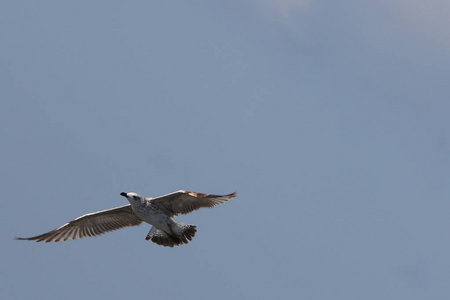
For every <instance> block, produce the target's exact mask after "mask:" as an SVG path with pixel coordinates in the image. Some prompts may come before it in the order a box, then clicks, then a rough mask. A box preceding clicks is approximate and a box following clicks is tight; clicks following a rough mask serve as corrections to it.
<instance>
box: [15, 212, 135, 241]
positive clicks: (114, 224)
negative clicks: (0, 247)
mask: <svg viewBox="0 0 450 300" xmlns="http://www.w3.org/2000/svg"><path fill="white" fill-rule="evenodd" d="M141 223H142V220H141V219H139V218H138V217H137V216H136V215H135V214H134V212H133V211H132V209H131V205H129V204H128V205H124V206H119V207H115V208H111V209H107V210H102V211H97V212H93V213H90V214H86V215H83V216H81V217H78V218H76V219H75V220H73V221H70V222H68V223H66V224H64V225H62V226H60V227H58V228H56V229H55V230H52V231H50V232H47V233H44V234H41V235H38V236H34V237H30V238H18V237H15V238H14V239H16V240H36V242H42V241H45V242H47V243H48V242H51V241H55V242H59V241H60V240H61V239H63V240H64V241H67V240H68V239H70V238H72V239H76V238H84V237H87V236H89V237H93V236H98V235H100V234H103V233H105V232H109V231H113V230H117V229H120V228H123V227H128V226H136V225H139V224H141Z"/></svg>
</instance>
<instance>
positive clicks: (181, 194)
mask: <svg viewBox="0 0 450 300" xmlns="http://www.w3.org/2000/svg"><path fill="white" fill-rule="evenodd" d="M234 197H236V193H231V194H228V195H223V196H220V195H210V194H201V193H194V192H189V191H184V190H179V191H176V192H174V193H171V194H167V195H164V196H161V197H157V198H154V199H152V203H154V204H155V205H156V206H159V207H161V209H163V210H164V211H165V212H166V213H167V214H168V215H169V216H170V217H173V216H176V215H178V214H187V213H190V212H192V211H194V210H197V209H199V208H202V207H209V208H211V207H214V206H216V205H219V204H222V203H224V202H226V201H228V200H229V199H231V198H234Z"/></svg>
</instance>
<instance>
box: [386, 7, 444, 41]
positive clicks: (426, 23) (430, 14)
mask: <svg viewBox="0 0 450 300" xmlns="http://www.w3.org/2000/svg"><path fill="white" fill-rule="evenodd" d="M378 3H379V4H381V5H382V6H383V7H385V8H388V9H390V10H391V11H392V12H394V14H393V15H392V16H393V17H395V18H396V20H395V21H394V22H396V23H397V25H399V26H404V27H405V29H407V30H408V31H409V34H411V35H417V36H422V37H426V38H431V39H433V40H434V41H435V42H436V43H438V44H440V45H441V46H444V47H446V48H450V22H449V16H450V1H448V0H427V1H423V0H408V1H404V0H379V1H378Z"/></svg>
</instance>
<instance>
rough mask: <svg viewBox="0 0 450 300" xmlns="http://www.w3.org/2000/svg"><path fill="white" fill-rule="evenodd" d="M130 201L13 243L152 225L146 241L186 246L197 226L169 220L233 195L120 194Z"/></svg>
mask: <svg viewBox="0 0 450 300" xmlns="http://www.w3.org/2000/svg"><path fill="white" fill-rule="evenodd" d="M120 195H121V196H123V197H125V198H127V200H128V201H129V202H130V204H128V205H123V206H119V207H114V208H110V209H106V210H101V211H97V212H93V213H89V214H85V215H82V216H80V217H78V218H76V219H75V220H72V221H70V222H68V223H66V224H64V225H62V226H60V227H58V228H56V229H55V230H52V231H50V232H47V233H44V234H41V235H38V236H34V237H30V238H20V237H15V238H14V239H15V240H29V241H36V242H42V241H45V242H47V243H48V242H51V241H55V242H59V241H60V240H61V239H62V240H64V241H67V240H68V239H70V238H72V239H73V240H74V239H76V238H84V237H94V236H98V235H101V234H103V233H105V232H109V231H114V230H117V229H121V228H124V227H128V226H137V225H140V224H141V223H142V222H146V223H148V224H150V225H152V227H151V229H150V231H149V232H148V234H147V236H146V237H145V239H146V240H151V241H152V242H154V243H156V244H158V245H161V246H165V247H173V246H179V245H183V244H187V243H188V240H189V241H190V240H192V238H193V237H194V235H195V233H196V232H197V229H196V228H197V227H196V226H195V225H189V224H184V223H181V222H177V221H175V220H174V219H173V217H175V216H177V215H179V214H188V213H190V212H192V211H194V210H197V209H200V208H202V207H208V208H212V207H214V206H216V205H219V204H222V203H224V202H226V201H228V200H229V199H232V198H234V197H236V193H231V194H228V195H222V196H221V195H211V194H202V193H194V192H189V191H185V190H179V191H176V192H173V193H170V194H167V195H163V196H160V197H156V198H145V197H143V196H141V195H139V194H137V193H134V192H129V193H125V192H122V193H120Z"/></svg>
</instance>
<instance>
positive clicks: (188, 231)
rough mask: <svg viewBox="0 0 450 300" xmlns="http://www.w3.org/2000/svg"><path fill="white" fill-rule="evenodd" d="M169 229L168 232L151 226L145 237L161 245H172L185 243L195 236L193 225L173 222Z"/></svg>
mask: <svg viewBox="0 0 450 300" xmlns="http://www.w3.org/2000/svg"><path fill="white" fill-rule="evenodd" d="M170 229H171V230H172V232H170V233H168V232H165V231H163V230H159V229H157V228H155V227H152V229H151V230H150V232H149V234H148V235H147V237H146V238H145V239H146V240H151V241H152V242H154V243H156V244H158V245H161V246H165V247H173V246H179V245H183V244H187V243H188V240H189V241H190V240H192V238H193V237H194V236H195V233H196V232H197V229H196V226H195V225H189V224H184V223H180V222H175V224H172V226H171V228H170Z"/></svg>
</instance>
